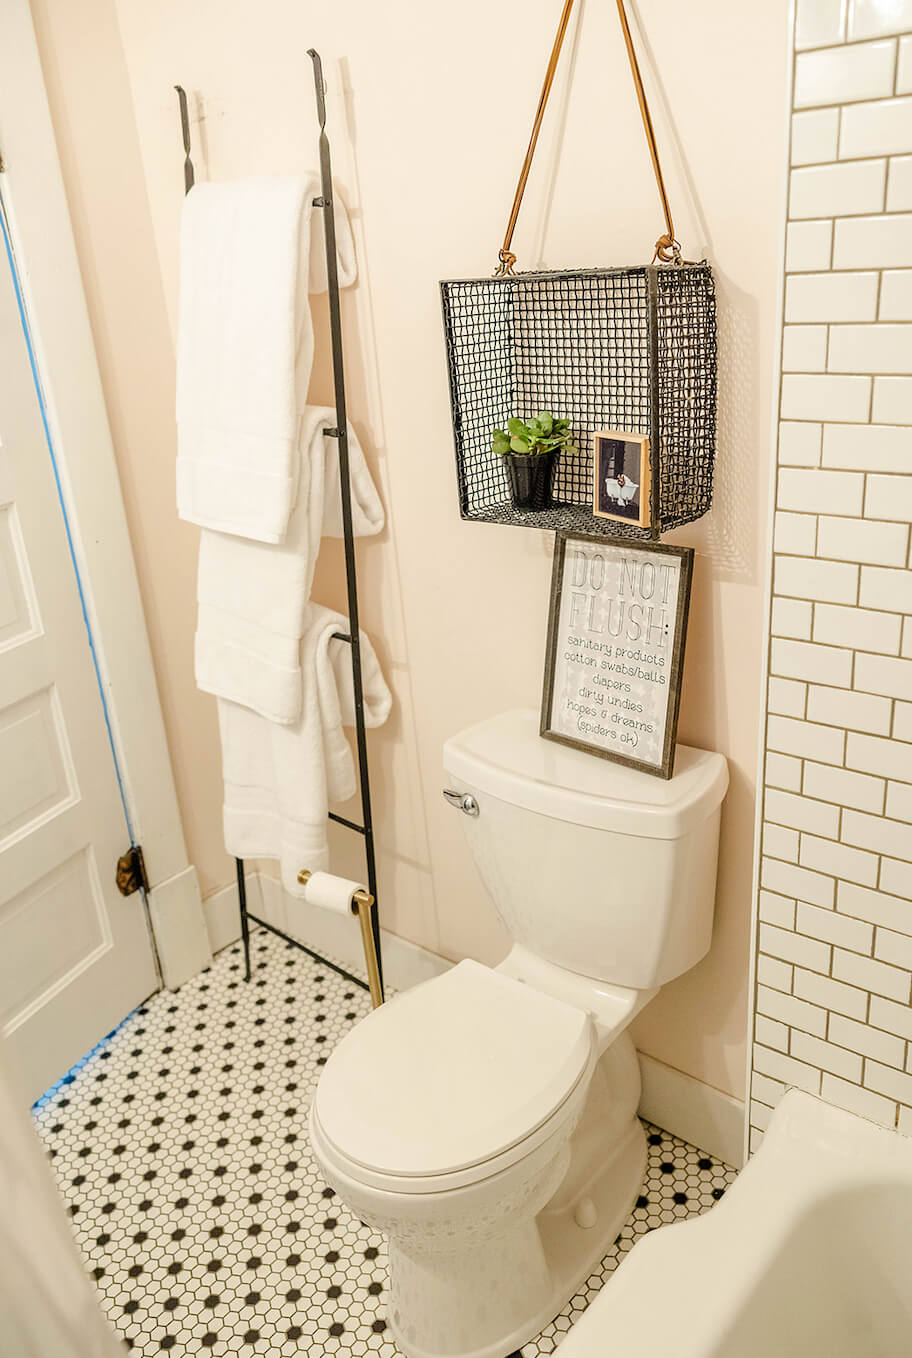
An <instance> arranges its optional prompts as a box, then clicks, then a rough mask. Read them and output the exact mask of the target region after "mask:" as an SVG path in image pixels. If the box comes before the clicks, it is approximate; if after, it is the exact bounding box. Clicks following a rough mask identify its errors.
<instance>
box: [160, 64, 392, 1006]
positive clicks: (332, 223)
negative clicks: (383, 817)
mask: <svg viewBox="0 0 912 1358" xmlns="http://www.w3.org/2000/svg"><path fill="white" fill-rule="evenodd" d="M307 55H308V56H309V57H310V59H311V61H312V62H313V72H314V88H315V93H316V101H317V118H318V121H319V124H320V140H319V150H320V180H321V189H322V193H321V195H320V197H319V198H315V199H314V200H313V206H314V207H318V208H321V209H322V211H323V223H324V228H325V229H324V236H325V241H326V274H327V279H328V283H329V323H330V334H331V338H332V361H333V385H334V389H335V407H336V423H335V425H334V427H333V428H332V429H327V430H325V431H324V433H325V434H326V436H327V437H328V438H334V439H337V440H338V444H339V477H340V491H341V497H342V527H343V537H344V542H345V576H346V583H347V587H348V619H349V628H350V631H349V632H336V633H335V634H334V638H333V639H334V640H337V641H340V642H342V643H344V644H346V645H348V646H350V647H351V662H352V688H353V692H354V700H355V735H356V743H357V749H358V772H359V777H360V782H361V824H358V823H357V822H356V821H351V820H346V818H345V817H344V816H338V815H336V813H335V812H333V811H330V812H329V818H330V820H333V821H335V822H336V823H337V824H338V825H344V826H345V827H346V829H348V830H352V831H354V832H355V834H359V835H361V836H363V839H364V853H365V858H366V861H367V891H366V892H365V891H357V892H356V893H355V895H354V898H353V900H352V913H353V914H355V915H357V916H358V920H359V923H360V925H361V940H362V943H363V946H364V959H365V964H366V968H367V975H368V981H367V984H365V982H364V981H362V980H360V978H359V977H357V976H353V975H352V974H351V972H348V971H346V970H345V969H344V968H343V967H340V966H337V965H336V963H335V962H330V961H329V959H328V958H325V957H321V956H320V954H319V953H316V952H314V951H313V949H312V948H308V947H306V946H305V945H304V944H303V943H301V942H299V941H298V939H296V938H292V937H291V935H289V934H286V933H284V932H283V931H282V930H281V929H277V928H276V927H275V925H273V924H269V923H267V921H266V920H264V919H260V918H259V917H258V916H257V915H252V914H251V913H250V911H249V910H248V908H247V884H246V881H245V878H244V860H243V859H242V858H236V859H235V860H234V861H235V866H236V869H237V887H238V901H239V904H240V910H241V938H242V940H243V944H244V979H245V980H246V981H249V980H250V924H251V922H252V923H254V924H257V925H259V926H260V927H261V928H263V929H268V930H269V931H270V932H271V933H273V934H277V935H278V936H279V938H282V939H284V940H285V942H286V943H289V944H291V945H292V946H293V947H295V948H300V949H301V950H302V952H306V953H309V955H310V956H311V957H314V958H316V959H317V961H319V962H321V963H323V964H324V965H325V966H327V967H330V968H331V969H332V970H333V971H337V972H339V974H340V975H342V976H345V977H346V978H347V979H348V980H350V981H352V982H354V984H355V985H358V986H361V987H362V988H363V989H365V990H370V996H371V1001H372V1003H373V1004H374V1006H375V1007H376V1006H377V1005H379V1004H382V1003H383V964H382V959H381V953H380V918H379V914H378V907H377V864H376V855H375V850H374V828H373V821H372V818H371V796H370V774H369V770H368V761H367V738H366V734H365V727H364V685H363V681H362V675H361V633H360V628H359V624H358V577H357V569H356V563H355V539H354V532H353V530H352V507H351V480H350V475H349V457H348V424H347V417H346V410H345V367H344V362H343V357H342V316H341V311H340V307H339V272H338V264H337V260H336V220H335V213H334V209H333V182H332V163H331V160H330V152H329V138H328V137H327V135H326V98H325V84H324V81H323V65H322V62H321V61H320V55H319V53H318V52H316V51H315V50H314V49H313V48H310V49H309V51H308V53H307ZM175 89H176V90H177V97H178V100H179V103H180V118H181V133H182V135H183V143H184V192H185V193H189V192H190V189H191V188H192V187H193V183H194V171H193V162H192V160H191V158H190V151H191V144H190V118H189V113H188V109H187V95H186V93H185V91H184V89H183V88H182V86H180V85H175ZM310 875H311V874H310V873H309V872H308V871H307V869H306V868H302V870H301V872H300V873H299V874H298V881H299V882H301V884H302V885H303V884H304V883H306V882H307V880H308V878H309V877H310Z"/></svg>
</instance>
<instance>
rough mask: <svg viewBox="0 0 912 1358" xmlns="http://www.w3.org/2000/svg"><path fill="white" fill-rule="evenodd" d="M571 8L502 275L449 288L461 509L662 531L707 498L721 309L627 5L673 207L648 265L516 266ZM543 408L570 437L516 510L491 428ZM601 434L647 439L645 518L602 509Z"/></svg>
mask: <svg viewBox="0 0 912 1358" xmlns="http://www.w3.org/2000/svg"><path fill="white" fill-rule="evenodd" d="M573 3H574V0H564V4H563V9H562V12H561V18H560V23H559V26H558V30H557V36H556V38H555V40H554V46H553V49H552V52H551V58H550V61H549V63H548V68H547V71H546V73H545V81H544V85H543V87H542V92H541V96H540V98H539V103H538V110H537V112H536V115H535V121H534V124H533V127H532V136H531V138H530V141H529V146H528V149H527V151H526V156H525V160H524V162H523V166H522V170H521V171H520V176H519V183H518V185H517V188H516V195H515V197H514V200H513V208H512V211H511V213H510V219H509V222H508V224H507V231H506V235H505V237H504V242H503V245H502V247H501V249H500V252H499V260H500V266H499V268H498V271H497V273H496V275H495V276H494V277H493V278H470V279H459V280H451V281H448V282H444V283H441V285H440V286H441V293H442V300H443V319H444V327H445V330H446V346H447V360H448V363H449V375H450V398H451V402H452V407H453V432H454V437H455V442H456V474H457V479H458V484H459V507H460V512H461V513H462V517H463V518H464V519H476V520H481V521H483V522H486V523H501V524H518V525H521V526H527V527H535V528H551V529H556V530H560V531H573V532H577V533H588V534H590V535H592V536H603V535H604V536H607V535H611V536H618V535H622V536H626V537H636V538H650V537H651V538H656V537H658V536H659V535H660V534H661V533H663V532H665V531H666V530H667V529H669V528H676V527H678V526H679V525H680V524H684V523H690V522H692V521H693V520H694V519H698V518H699V517H700V516H701V515H702V514H705V513H706V511H707V510H708V509H709V508H710V505H711V502H712V481H713V458H714V453H715V432H716V308H715V293H714V289H713V278H712V270H711V269H710V267H709V265H708V264H707V263H706V261H705V260H704V261H703V262H702V263H699V264H696V263H688V262H685V261H684V260H682V258H681V249H680V246H679V244H678V242H677V240H676V238H675V231H674V223H673V221H672V216H671V208H670V206H669V203H668V195H667V194H666V192H665V183H664V178H663V175H662V169H661V165H660V163H659V154H658V149H657V146H656V140H655V131H654V129H653V125H652V118H651V116H650V113H649V105H648V103H647V100H646V94H645V90H644V88H643V81H642V76H641V74H640V69H639V63H638V62H637V57H636V52H635V50H634V46H633V40H632V37H631V33H630V27H629V24H628V22H627V14H626V11H625V7H624V0H617V9H618V17H619V19H620V23H621V31H622V33H623V36H624V41H625V44H626V48H627V56H628V60H629V63H630V69H631V74H632V76H633V82H634V87H635V90H636V93H637V99H638V102H639V106H640V114H641V116H642V120H643V127H644V130H645V133H646V141H647V145H648V148H649V153H650V157H651V159H652V165H653V171H654V173H655V178H656V185H657V187H658V190H659V197H660V199H661V203H662V209H663V212H664V216H665V231H664V232H663V234H662V235H661V236H660V237H659V239H658V240H657V241H656V246H655V254H654V256H653V261H652V263H651V264H648V265H639V266H635V267H634V268H629V269H581V270H576V269H575V270H566V271H561V272H553V273H518V274H517V273H514V272H513V265H514V264H515V263H516V256H515V255H514V254H513V252H512V249H511V243H512V238H513V231H514V228H515V226H516V221H517V218H518V216H519V209H520V205H521V203H522V197H523V192H524V190H525V186H526V181H527V179H528V175H529V170H530V167H531V164H532V157H533V154H534V152H535V146H536V142H537V140H538V134H539V130H540V128H541V123H542V118H543V116H544V112H545V108H546V106H547V102H548V95H549V93H550V90H551V84H552V82H553V79H554V73H555V70H556V68H557V62H558V58H559V56H560V51H561V46H562V44H563V40H564V36H565V34H566V31H567V25H568V23H569V20H570V14H571V10H572V8H573ZM656 261H659V262H658V263H657V262H656ZM543 411H549V412H550V413H551V414H552V415H553V416H555V417H556V418H560V419H565V420H569V422H570V431H571V439H570V441H569V443H568V444H567V446H566V447H564V448H563V449H562V450H561V451H560V453H559V455H558V461H557V466H556V470H555V474H554V480H553V488H552V495H551V499H552V503H551V505H550V507H548V508H543V509H540V510H529V509H520V508H517V507H516V505H515V504H514V503H513V497H512V496H511V493H510V479H509V476H508V473H507V468H506V467H505V465H504V463H503V460H502V457H501V456H500V455H499V454H497V453H495V452H494V451H493V450H492V447H491V439H492V434H493V432H494V430H495V429H504V428H506V427H507V421H508V420H509V419H510V418H511V417H513V416H515V417H518V418H519V419H521V420H523V421H527V420H529V419H530V418H533V417H534V416H537V415H538V414H539V413H540V412H543ZM600 431H613V432H619V433H624V434H631V435H633V436H634V437H635V438H640V439H641V438H643V437H646V438H648V440H649V513H648V515H645V516H643V515H640V519H641V521H640V522H622V521H619V520H618V518H616V517H602V516H600V515H597V514H596V513H594V501H595V484H594V482H595V477H594V473H593V451H594V447H593V445H594V437H593V436H594V435H595V434H596V433H598V432H600ZM644 518H645V520H646V522H642V520H643V519H644Z"/></svg>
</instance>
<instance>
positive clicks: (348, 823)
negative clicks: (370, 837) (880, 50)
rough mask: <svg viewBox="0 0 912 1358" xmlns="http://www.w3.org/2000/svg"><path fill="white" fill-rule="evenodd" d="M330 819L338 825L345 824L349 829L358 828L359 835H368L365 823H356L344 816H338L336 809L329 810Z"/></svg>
mask: <svg viewBox="0 0 912 1358" xmlns="http://www.w3.org/2000/svg"><path fill="white" fill-rule="evenodd" d="M327 815H328V816H329V819H330V820H334V821H335V822H336V824H337V825H344V826H345V827H346V829H348V830H357V832H358V834H359V835H366V834H367V830H366V829H365V828H364V826H363V825H356V824H355V822H354V821H353V820H346V819H345V817H344V816H337V815H336V813H335V811H328V812H327Z"/></svg>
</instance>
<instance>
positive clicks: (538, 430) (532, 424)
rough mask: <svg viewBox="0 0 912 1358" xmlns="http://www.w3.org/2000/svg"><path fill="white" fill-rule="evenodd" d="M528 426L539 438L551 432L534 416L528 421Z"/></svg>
mask: <svg viewBox="0 0 912 1358" xmlns="http://www.w3.org/2000/svg"><path fill="white" fill-rule="evenodd" d="M526 428H527V429H528V430H529V433H530V434H533V435H534V436H535V438H537V439H538V438H541V437H542V436H543V435H545V434H547V433H549V432H550V431H549V430H547V429H545V427H544V425H543V424H542V423H541V421H540V420H536V419H534V418H533V419H531V420H527V421H526Z"/></svg>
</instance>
